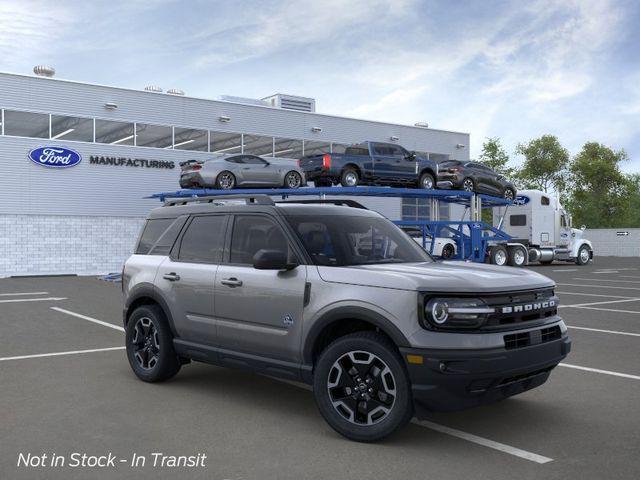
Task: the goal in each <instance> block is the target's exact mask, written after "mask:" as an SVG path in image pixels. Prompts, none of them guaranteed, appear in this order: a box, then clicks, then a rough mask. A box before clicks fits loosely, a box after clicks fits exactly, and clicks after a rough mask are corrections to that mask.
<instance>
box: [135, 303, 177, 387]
mask: <svg viewBox="0 0 640 480" xmlns="http://www.w3.org/2000/svg"><path fill="white" fill-rule="evenodd" d="M125 343H126V349H127V359H128V360H129V365H131V369H132V370H133V373H135V374H136V376H137V377H138V378H139V379H140V380H143V381H145V382H161V381H163V380H168V379H169V378H171V377H173V376H174V375H175V374H176V373H178V371H179V370H180V360H179V359H178V355H176V352H175V350H174V349H173V335H172V334H171V330H170V329H169V325H168V323H167V320H166V317H165V315H164V312H163V311H162V309H161V308H160V307H158V306H157V305H144V306H142V307H138V308H136V309H135V310H134V311H133V313H132V314H131V317H129V321H128V322H127V328H126V330H125Z"/></svg>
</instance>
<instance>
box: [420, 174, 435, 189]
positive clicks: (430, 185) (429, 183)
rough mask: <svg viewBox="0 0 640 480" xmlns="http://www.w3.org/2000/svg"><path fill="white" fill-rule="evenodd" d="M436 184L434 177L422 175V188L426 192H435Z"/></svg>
mask: <svg viewBox="0 0 640 480" xmlns="http://www.w3.org/2000/svg"><path fill="white" fill-rule="evenodd" d="M435 185H436V182H435V180H434V179H433V175H431V174H430V173H423V174H422V175H420V188H422V189H424V190H433V189H434V188H435Z"/></svg>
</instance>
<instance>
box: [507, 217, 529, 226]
mask: <svg viewBox="0 0 640 480" xmlns="http://www.w3.org/2000/svg"><path fill="white" fill-rule="evenodd" d="M526 224H527V216H526V215H511V216H510V217H509V225H511V226H512V227H524V226H525V225H526Z"/></svg>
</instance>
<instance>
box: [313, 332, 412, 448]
mask: <svg viewBox="0 0 640 480" xmlns="http://www.w3.org/2000/svg"><path fill="white" fill-rule="evenodd" d="M354 360H355V363H354ZM349 366H350V367H351V368H355V372H354V373H353V374H351V375H350V374H349V373H348V372H349V371H350V370H351V368H348V367H349ZM345 369H346V370H345ZM358 380H360V381H359V382H358ZM343 382H344V387H343V386H342V383H343ZM357 389H362V390H361V393H358V390H357ZM345 391H346V392H348V393H345ZM313 392H314V396H315V399H316V404H317V405H318V409H319V410H320V414H321V415H322V416H323V417H324V419H325V420H326V421H327V423H328V424H329V425H330V426H331V428H333V429H334V430H335V431H336V432H338V433H339V434H341V435H344V436H345V437H347V438H349V439H351V440H355V441H358V442H375V441H377V440H381V439H382V438H385V437H387V436H388V435H391V434H392V433H393V432H395V431H396V430H398V429H399V428H401V427H402V426H404V425H405V424H406V423H407V422H409V420H411V417H412V416H413V398H412V395H411V384H410V381H409V376H408V374H407V370H406V368H405V366H404V363H403V361H402V359H401V358H400V355H399V354H398V352H397V350H396V347H395V345H393V343H391V341H390V340H389V339H388V338H387V337H385V336H384V335H381V334H379V333H376V332H356V333H352V334H350V335H346V336H344V337H341V338H339V339H337V340H336V341H334V342H333V343H331V344H330V345H329V346H328V347H327V348H326V349H325V350H324V351H323V352H322V353H321V354H320V357H319V358H318V360H317V362H316V365H315V371H314V377H313ZM343 395H344V397H342V396H343ZM370 395H371V396H370ZM373 396H376V397H377V400H375V401H371V400H372V398H373ZM338 398H340V401H336V399H338ZM361 403H363V404H364V405H365V408H366V410H364V411H362V410H358V407H357V405H359V404H361ZM385 404H386V405H387V406H385Z"/></svg>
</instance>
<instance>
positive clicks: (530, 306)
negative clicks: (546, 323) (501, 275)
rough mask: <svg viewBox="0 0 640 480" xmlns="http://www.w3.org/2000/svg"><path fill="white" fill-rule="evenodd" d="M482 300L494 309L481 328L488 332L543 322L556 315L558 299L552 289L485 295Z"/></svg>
mask: <svg viewBox="0 0 640 480" xmlns="http://www.w3.org/2000/svg"><path fill="white" fill-rule="evenodd" d="M482 299H483V300H484V301H485V302H486V303H487V305H488V306H490V307H494V308H495V309H496V313H492V314H490V315H489V318H488V319H487V321H486V322H485V324H484V326H483V328H484V329H488V330H496V329H501V328H504V327H508V326H510V325H517V324H520V323H525V322H533V321H536V320H544V319H545V318H548V317H552V316H554V315H557V314H558V298H557V297H556V296H555V295H554V292H553V289H552V288H547V289H542V290H529V291H525V292H513V293H501V294H496V295H487V296H483V297H482ZM545 305H546V306H545Z"/></svg>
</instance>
